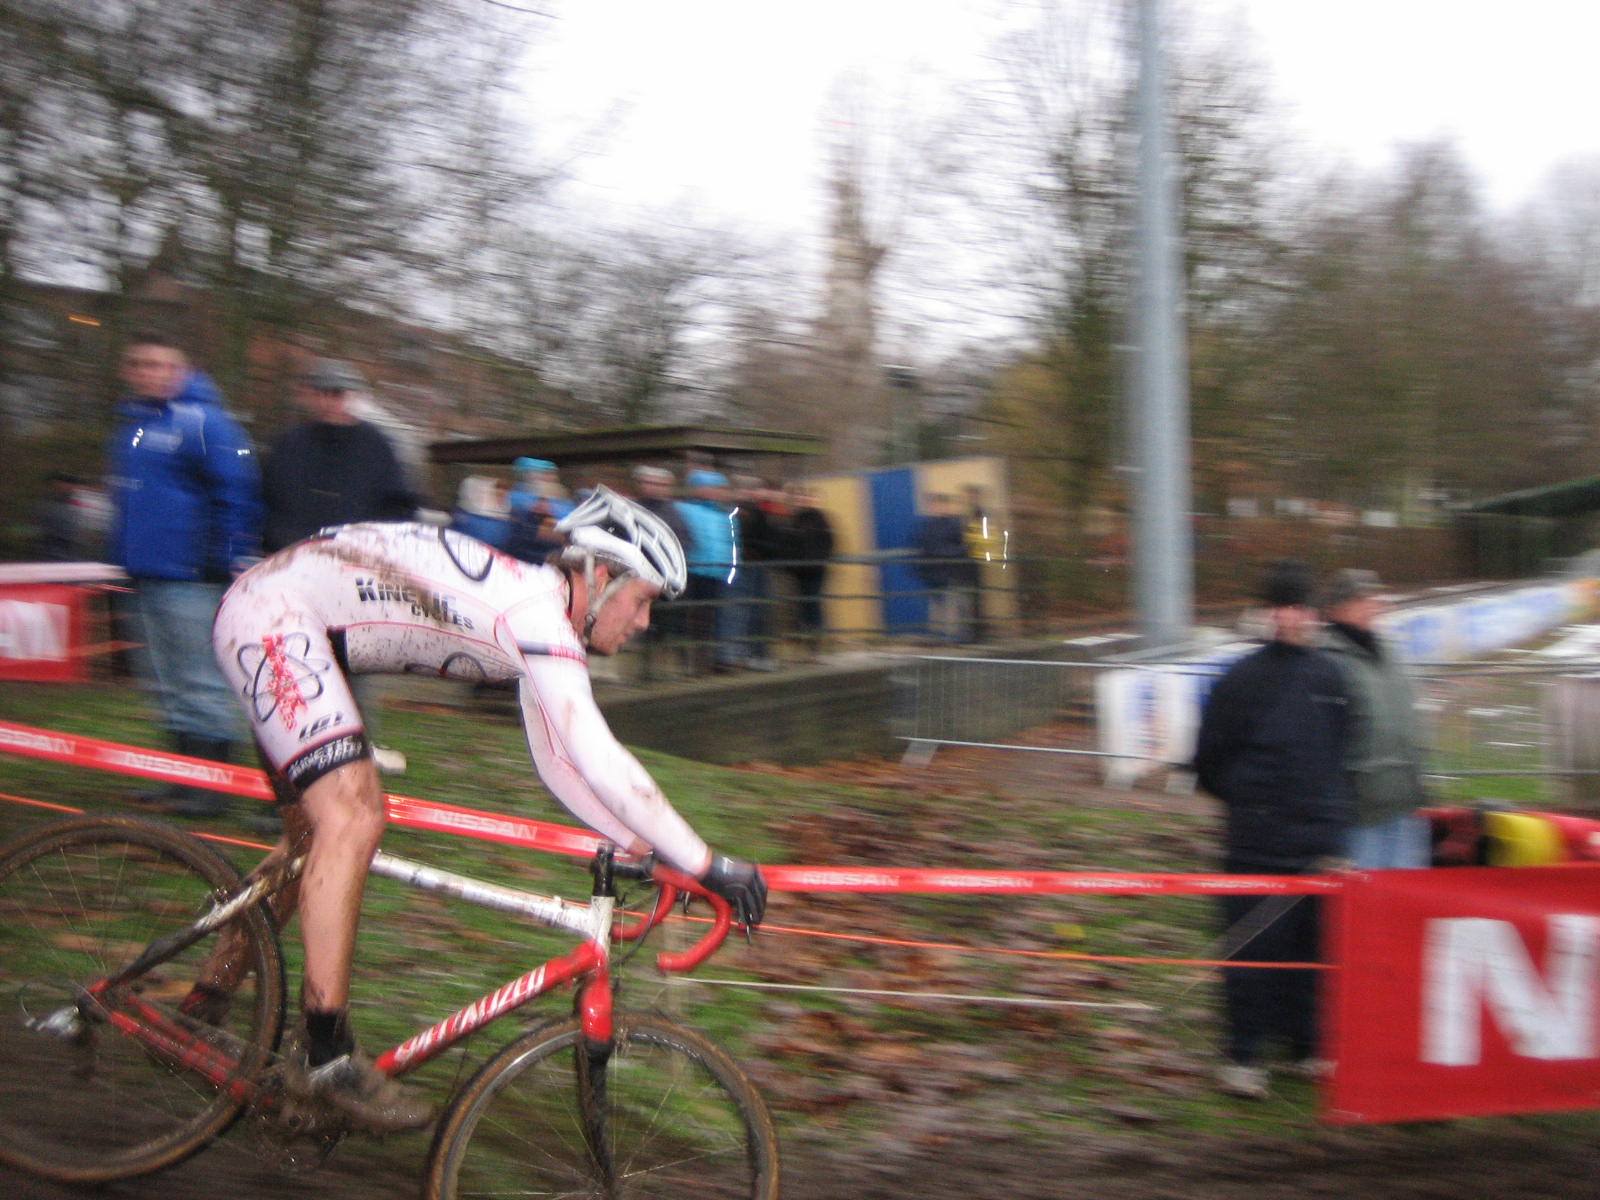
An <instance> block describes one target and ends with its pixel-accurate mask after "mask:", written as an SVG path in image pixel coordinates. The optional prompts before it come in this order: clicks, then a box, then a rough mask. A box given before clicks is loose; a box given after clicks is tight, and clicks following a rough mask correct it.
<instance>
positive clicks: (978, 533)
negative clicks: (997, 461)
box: [963, 484, 1006, 641]
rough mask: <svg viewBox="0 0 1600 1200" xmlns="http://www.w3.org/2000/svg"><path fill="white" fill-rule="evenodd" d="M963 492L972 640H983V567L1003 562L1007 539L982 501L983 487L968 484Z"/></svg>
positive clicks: (985, 622) (985, 623)
mask: <svg viewBox="0 0 1600 1200" xmlns="http://www.w3.org/2000/svg"><path fill="white" fill-rule="evenodd" d="M966 495H967V521H966V526H965V528H964V530H963V535H964V538H965V541H966V547H967V557H968V558H970V559H971V560H972V565H971V567H969V568H968V571H969V573H970V577H971V584H972V637H973V640H974V641H982V640H983V639H984V637H986V636H987V635H988V633H989V622H988V619H987V618H986V617H985V615H984V611H983V591H984V585H985V584H986V583H987V582H988V580H987V578H986V574H985V570H984V568H985V567H987V566H988V565H989V564H990V563H1004V562H1005V559H1006V541H1005V535H1004V534H1003V533H1002V532H1001V530H1000V528H999V526H998V524H997V523H996V522H995V520H994V519H993V517H992V516H991V515H990V513H989V509H988V506H987V505H985V504H984V502H983V489H982V488H981V487H979V486H978V485H977V484H970V485H968V487H967V489H966Z"/></svg>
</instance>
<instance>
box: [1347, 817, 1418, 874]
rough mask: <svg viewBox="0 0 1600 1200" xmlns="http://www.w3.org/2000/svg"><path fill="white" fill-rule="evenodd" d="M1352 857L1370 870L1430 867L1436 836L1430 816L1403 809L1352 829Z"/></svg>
mask: <svg viewBox="0 0 1600 1200" xmlns="http://www.w3.org/2000/svg"><path fill="white" fill-rule="evenodd" d="M1349 847H1350V849H1349V858H1350V861H1351V862H1352V863H1353V864H1354V865H1355V866H1357V867H1361V868H1363V869H1364V870H1368V871H1386V870H1389V869H1391V868H1395V867H1426V866H1429V865H1430V864H1431V863H1432V860H1433V837H1432V831H1431V829H1430V828H1429V825H1428V820H1427V818H1426V817H1421V816H1418V815H1417V814H1416V813H1402V814H1401V815H1400V816H1398V817H1391V818H1389V820H1387V821H1379V822H1377V823H1376V824H1374V825H1357V826H1356V827H1355V828H1354V829H1352V830H1351V831H1350V841H1349Z"/></svg>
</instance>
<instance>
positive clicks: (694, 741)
mask: <svg viewBox="0 0 1600 1200" xmlns="http://www.w3.org/2000/svg"><path fill="white" fill-rule="evenodd" d="M893 671H894V665H893V664H892V663H885V664H881V665H880V664H873V665H868V666H821V667H814V668H798V669H793V670H787V671H784V672H781V673H777V674H773V675H739V676H731V677H728V678H725V679H724V678H717V679H702V680H696V681H694V682H693V683H690V684H683V685H676V686H662V687H653V688H651V689H650V690H649V691H647V692H639V693H628V692H621V691H618V692H614V693H611V694H609V695H608V694H606V693H605V692H601V693H600V694H599V700H600V707H601V709H602V710H603V711H604V712H605V715H606V720H607V721H608V722H610V724H611V729H612V731H613V732H614V733H615V734H616V735H617V737H618V738H619V739H620V740H621V741H622V742H623V743H624V744H626V745H629V746H643V747H646V748H648V749H651V750H660V751H663V752H665V753H668V754H676V755H679V756H681V757H683V758H692V759H695V760H697V761H699V762H710V763H740V762H771V763H779V764H783V765H799V764H805V763H815V762H823V761H826V760H828V759H839V758H861V757H873V758H881V757H884V756H886V755H896V754H899V752H900V751H901V750H902V749H903V744H902V743H901V742H899V741H897V740H896V739H895V738H894V737H893V736H892V734H891V731H890V717H891V712H892V706H893V704H894V700H895V689H894V687H893V684H892V675H893Z"/></svg>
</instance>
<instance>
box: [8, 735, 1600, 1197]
mask: <svg viewBox="0 0 1600 1200" xmlns="http://www.w3.org/2000/svg"><path fill="white" fill-rule="evenodd" d="M896 770H897V768H895V767H893V766H891V765H883V766H878V767H866V768H864V767H862V766H861V765H859V764H857V765H852V766H849V767H843V768H841V769H840V770H839V771H838V772H837V774H838V775H840V776H846V777H849V776H859V777H860V781H861V782H865V783H883V782H888V783H889V784H890V785H891V786H892V785H894V784H895V782H896V781H895V780H894V779H893V778H892V777H893V775H894V773H895V771H896ZM939 772H940V778H941V781H942V782H941V787H942V788H945V789H948V788H951V787H954V788H957V789H959V788H961V787H963V786H969V787H970V788H971V789H972V794H973V795H974V796H975V797H979V798H980V799H981V800H983V801H984V802H992V801H993V797H994V796H995V795H996V794H997V793H998V794H1002V795H1022V794H1025V793H1027V792H1028V791H1029V790H1030V789H1032V790H1034V791H1036V792H1039V793H1045V794H1049V795H1050V796H1052V797H1054V798H1056V799H1060V798H1061V796H1062V794H1063V791H1064V788H1065V790H1067V791H1075V792H1077V793H1079V794H1078V795H1077V796H1076V799H1077V800H1078V801H1080V802H1083V803H1094V802H1095V801H1096V799H1097V796H1096V795H1095V785H1094V784H1093V783H1092V781H1091V777H1090V776H1088V775H1087V774H1083V775H1081V776H1077V777H1075V778H1064V776H1069V777H1070V776H1072V772H1064V771H1063V770H1062V769H1061V767H1060V765H1059V763H1057V762H1049V763H1043V762H1041V761H1040V759H1039V757H1038V756H1035V757H1034V758H1033V759H1032V760H1026V761H1024V762H1021V763H1018V762H1016V761H1015V756H1013V759H1012V760H1004V759H1000V758H996V757H993V756H992V755H991V754H990V752H985V751H965V752H941V757H940V761H939ZM963 780H965V781H966V782H965V783H963V782H962V781H963ZM1119 802H1120V803H1127V798H1126V797H1124V798H1121V800H1120V801H1119ZM1137 804H1138V805H1139V806H1141V807H1146V808H1157V809H1159V808H1160V807H1161V806H1163V805H1171V806H1172V807H1173V808H1174V809H1181V810H1183V811H1184V812H1185V813H1187V814H1188V815H1189V816H1191V817H1192V816H1194V815H1195V814H1196V812H1198V811H1200V810H1202V809H1203V808H1204V806H1205V804H1206V802H1205V801H1203V800H1198V799H1196V798H1195V797H1192V796H1171V797H1167V796H1164V795H1162V794H1160V793H1145V794H1142V795H1140V796H1139V797H1138V798H1137ZM848 824H849V823H848V821H844V822H841V823H840V826H839V828H840V829H841V830H847V829H848ZM830 836H841V837H842V836H843V834H841V833H837V832H835V833H834V834H830ZM829 848H830V849H839V850H841V851H843V850H845V849H848V848H847V847H842V846H840V847H829ZM994 849H996V850H997V851H1001V850H1003V849H1004V847H1003V846H999V845H997V846H995V847H994ZM848 857H850V855H848V854H846V858H848ZM912 860H913V859H912V858H908V859H906V860H904V861H912ZM1000 860H1001V859H998V858H997V861H1000ZM800 861H819V860H817V859H811V858H805V857H802V858H801V859H800ZM841 861H842V860H841ZM775 909H776V910H778V911H782V910H781V907H780V906H779V905H778V904H775ZM758 945H759V941H758ZM1040 1044H1041V1047H1042V1050H1041V1053H1043V1054H1046V1055H1047V1054H1048V1045H1047V1043H1044V1042H1041V1043H1040ZM768 1045H769V1049H770V1053H771V1054H772V1055H773V1056H775V1057H783V1058H785V1059H787V1060H788V1061H790V1062H791V1064H792V1063H793V1062H795V1061H801V1062H804V1056H805V1054H806V1053H807V1046H806V1044H805V1042H804V1039H803V1038H801V1037H800V1036H799V1035H798V1034H797V1035H795V1036H794V1037H792V1038H789V1039H787V1040H784V1039H779V1040H775V1041H769V1043H768ZM821 1049H822V1050H823V1051H824V1052H826V1051H827V1049H828V1047H827V1046H825V1045H824V1046H822V1047H821ZM908 1053H909V1052H908ZM850 1061H851V1060H850V1058H849V1057H848V1056H843V1055H826V1054H825V1053H824V1056H823V1057H821V1058H819V1059H818V1063H819V1066H818V1071H819V1073H823V1072H825V1073H826V1074H827V1075H828V1079H827V1082H826V1085H825V1087H826V1090H827V1091H828V1092H829V1093H830V1094H831V1095H835V1096H836V1095H839V1094H856V1095H858V1096H860V1097H864V1098H865V1099H863V1100H861V1101H860V1102H859V1103H857V1104H856V1105H855V1106H854V1107H853V1108H850V1109H848V1110H846V1111H847V1114H853V1115H846V1116H845V1117H844V1118H843V1122H844V1124H843V1126H841V1125H840V1120H841V1118H840V1117H839V1116H838V1113H837V1111H830V1114H829V1116H828V1117H827V1120H829V1121H832V1122H833V1123H834V1125H833V1130H832V1132H826V1131H825V1132H822V1133H819V1134H818V1135H817V1136H815V1137H807V1136H801V1137H798V1138H791V1139H789V1141H788V1143H787V1144H786V1146H785V1156H784V1169H785V1186H784V1195H785V1196H787V1197H792V1198H795V1200H969V1198H971V1197H1006V1198H1008V1200H1072V1198H1077V1197H1083V1198H1086V1200H1087V1198H1088V1197H1094V1198H1095V1200H1166V1198H1169V1197H1170V1198H1173V1200H1177V1198H1182V1200H1314V1198H1317V1197H1340V1198H1345V1197H1361V1198H1362V1200H1482V1198H1493V1200H1557V1198H1560V1200H1580V1198H1587V1197H1590V1196H1593V1195H1595V1194H1596V1192H1597V1190H1600V1137H1597V1136H1596V1135H1597V1134H1600V1120H1597V1119H1595V1118H1593V1117H1592V1116H1578V1117H1567V1118H1554V1117H1528V1118H1517V1119H1500V1120H1494V1121H1470V1122H1468V1121H1462V1122H1436V1123H1430V1124H1420V1125H1414V1126H1405V1127H1376V1128H1358V1129H1333V1128H1328V1127H1322V1126H1318V1125H1317V1124H1316V1123H1315V1122H1314V1120H1312V1119H1310V1118H1309V1117H1308V1116H1307V1112H1306V1110H1307V1108H1308V1105H1307V1104H1306V1103H1304V1102H1299V1103H1297V1105H1296V1107H1295V1110H1294V1111H1293V1112H1288V1111H1287V1109H1286V1110H1285V1120H1284V1121H1283V1122H1282V1123H1281V1125H1279V1126H1277V1127H1276V1128H1277V1129H1278V1130H1281V1132H1263V1131H1262V1125H1261V1123H1260V1122H1256V1123H1255V1124H1254V1126H1253V1127H1250V1128H1248V1129H1247V1128H1246V1127H1245V1125H1243V1124H1241V1125H1240V1127H1239V1131H1232V1130H1230V1122H1229V1116H1228V1110H1227V1109H1226V1108H1223V1109H1221V1110H1220V1113H1219V1119H1218V1121H1217V1122H1216V1124H1215V1126H1214V1129H1215V1130H1216V1132H1209V1133H1196V1132H1195V1131H1194V1130H1193V1129H1192V1128H1185V1129H1178V1128H1175V1127H1172V1126H1170V1125H1168V1124H1165V1123H1164V1122H1163V1121H1162V1120H1161V1119H1160V1117H1159V1115H1158V1114H1155V1115H1153V1110H1151V1109H1148V1108H1145V1107H1141V1106H1140V1105H1139V1104H1138V1103H1137V1102H1136V1101H1135V1102H1133V1103H1128V1104H1126V1105H1125V1106H1121V1099H1120V1096H1119V1095H1118V1093H1116V1092H1113V1093H1111V1097H1112V1098H1111V1099H1110V1100H1108V1101H1107V1105H1108V1108H1109V1109H1110V1110H1111V1111H1112V1113H1113V1117H1112V1119H1110V1120H1100V1121H1098V1122H1096V1123H1091V1124H1088V1125H1085V1124H1083V1123H1073V1124H1068V1123H1063V1124H1062V1125H1061V1132H1060V1135H1059V1136H1054V1135H1049V1134H1047V1135H1046V1136H1043V1137H1041V1136H1040V1134H1039V1132H1038V1130H1039V1123H1038V1122H1037V1121H1032V1122H1031V1124H1032V1126H1033V1131H1032V1132H1031V1133H1027V1134H1021V1135H1019V1134H1016V1133H1014V1132H1013V1131H1012V1129H1013V1124H1014V1123H1013V1121H1012V1120H1011V1115H1012V1114H1026V1115H1027V1116H1030V1117H1033V1116H1037V1114H1038V1113H1039V1112H1041V1111H1043V1112H1046V1113H1048V1112H1052V1111H1055V1110H1054V1109H1053V1108H1052V1107H1051V1106H1052V1105H1058V1104H1059V1103H1060V1101H1059V1097H1058V1096H1057V1095H1054V1094H1052V1093H1051V1092H1050V1089H1048V1088H1047V1087H1045V1086H1044V1085H1045V1084H1046V1083H1047V1082H1048V1080H1047V1079H1046V1078H1045V1075H1046V1074H1047V1073H1048V1071H1050V1070H1054V1069H1058V1066H1057V1065H1056V1064H1053V1063H1051V1062H1049V1061H1048V1060H1047V1059H1041V1060H1040V1062H1041V1066H1040V1069H1039V1070H1038V1071H1037V1072H1030V1071H1028V1070H1026V1069H1024V1070H1021V1071H1016V1070H1007V1071H993V1072H990V1073H989V1074H988V1075H987V1076H986V1075H985V1074H984V1072H982V1071H981V1070H979V1071H977V1072H976V1073H975V1074H974V1075H973V1078H975V1079H977V1080H978V1081H979V1082H978V1083H977V1084H975V1085H972V1086H964V1087H961V1088H932V1089H930V1088H926V1087H923V1086H920V1084H919V1080H918V1079H917V1077H916V1074H917V1073H916V1071H915V1070H914V1069H912V1068H904V1069H902V1070H901V1071H900V1074H901V1075H902V1076H904V1077H905V1078H904V1079H902V1081H901V1083H900V1084H899V1085H897V1086H894V1087H885V1086H884V1085H883V1080H884V1077H885V1069H886V1068H885V1067H884V1064H883V1063H881V1062H880V1063H877V1064H872V1065H871V1066H870V1067H869V1066H868V1064H865V1063H862V1064H861V1066H862V1078H861V1079H860V1080H858V1081H853V1080H851V1079H849V1078H847V1077H845V1076H848V1074H849V1072H850V1071H851V1069H852V1068H851V1067H850V1065H849V1064H850ZM750 1066H751V1069H752V1073H753V1074H755V1075H756V1076H757V1078H758V1079H762V1081H763V1082H764V1083H767V1084H768V1085H769V1087H770V1084H771V1079H770V1077H764V1076H767V1075H768V1072H766V1071H763V1069H762V1067H761V1064H759V1063H751V1064H750ZM1175 1077H1176V1078H1177V1079H1178V1080H1179V1081H1180V1084H1181V1086H1183V1087H1186V1088H1188V1089H1190V1090H1191V1092H1193V1091H1204V1090H1205V1089H1207V1088H1208V1087H1209V1084H1208V1082H1207V1081H1206V1079H1205V1076H1204V1074H1203V1070H1202V1069H1199V1068H1194V1067H1190V1068H1188V1069H1187V1075H1185V1072H1184V1071H1183V1070H1179V1071H1177V1072H1176V1076H1175ZM857 1085H859V1086H857ZM4 1103H5V1098H4V1097H0V1105H3V1104H4ZM1269 1103H1275V1102H1269ZM819 1111H821V1109H820V1108H819ZM857 1118H859V1119H860V1121H861V1122H862V1124H861V1126H860V1127H859V1128H855V1129H852V1128H849V1125H850V1123H851V1122H852V1121H854V1120H856V1119H857ZM786 1121H787V1123H788V1124H789V1125H790V1126H791V1127H793V1126H794V1125H795V1123H796V1122H800V1123H802V1124H803V1123H804V1121H805V1118H804V1116H803V1115H801V1116H796V1114H795V1112H794V1110H793V1108H792V1107H791V1108H790V1110H789V1111H788V1114H787V1116H786ZM819 1123H820V1122H819ZM1023 1123H1027V1122H1022V1121H1018V1122H1016V1123H1015V1124H1017V1125H1021V1124H1023ZM1046 1128H1047V1129H1048V1128H1049V1126H1048V1125H1047V1126H1046ZM426 1148H427V1139H426V1137H425V1136H418V1137H416V1138H414V1139H411V1140H408V1141H401V1140H398V1139H396V1140H391V1141H389V1142H387V1143H383V1144H377V1145H375V1144H373V1143H364V1142H361V1141H359V1140H352V1141H350V1142H348V1143H347V1144H346V1145H344V1146H343V1147H341V1148H340V1149H339V1151H338V1152H337V1153H336V1154H335V1156H334V1157H333V1158H332V1159H331V1160H330V1161H329V1162H328V1163H326V1164H324V1165H323V1166H322V1167H320V1168H319V1169H317V1170H316V1171H314V1172H310V1173H304V1174H288V1173H286V1172H285V1171H284V1170H283V1168H282V1166H281V1164H279V1163H277V1162H276V1161H273V1160H271V1159H268V1158H265V1157H263V1156H262V1155H261V1154H260V1153H259V1152H258V1151H256V1150H255V1149H254V1148H253V1146H252V1139H251V1137H250V1135H249V1133H248V1132H247V1131H245V1130H242V1129H241V1130H236V1131H235V1132H234V1133H232V1134H230V1135H229V1136H228V1137H227V1138H225V1139H224V1140H222V1141H221V1142H219V1143H218V1144H217V1145H215V1146H214V1147H212V1148H210V1149H208V1150H207V1151H206V1152H205V1153H203V1154H201V1155H200V1156H198V1157H197V1158H195V1159H193V1160H191V1161H190V1162H189V1163H186V1164H184V1165H182V1166H180V1167H178V1168H175V1169H173V1170H171V1171H168V1172H166V1173H164V1174H161V1175H159V1176H155V1177H152V1178H149V1179H145V1180H134V1181H128V1182H124V1183H119V1184H114V1185H109V1186H106V1187H102V1188H96V1189H73V1188H64V1187H59V1186H54V1185H49V1184H45V1183H42V1182H39V1181H37V1180H33V1179H30V1178H27V1177H24V1176H21V1175H18V1174H16V1173H15V1172H11V1171H9V1170H7V1169H6V1168H4V1167H0V1200H66V1198H81V1197H83V1196H85V1195H92V1196H95V1197H104V1198H105V1200H216V1198H217V1197H227V1198H229V1200H234V1198H238V1200H244V1198H261V1200H291V1198H293V1200H298V1198H301V1197H305V1198H307V1200H309V1198H311V1197H315V1198H316V1200H378V1198H380V1197H382V1198H390V1197H408V1196H414V1195H416V1193H417V1180H418V1177H419V1174H420V1167H421V1163H422V1159H423V1156H424V1154H425V1152H426Z"/></svg>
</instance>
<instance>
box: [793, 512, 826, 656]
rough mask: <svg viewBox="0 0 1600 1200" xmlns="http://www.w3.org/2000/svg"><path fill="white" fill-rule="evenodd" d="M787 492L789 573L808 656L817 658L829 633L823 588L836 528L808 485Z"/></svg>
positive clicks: (800, 629)
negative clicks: (823, 600) (818, 505)
mask: <svg viewBox="0 0 1600 1200" xmlns="http://www.w3.org/2000/svg"><path fill="white" fill-rule="evenodd" d="M786 490H787V492H788V497H789V519H788V526H787V530H786V533H785V542H786V544H785V545H784V548H783V550H782V554H783V557H784V558H786V559H788V560H790V564H791V565H790V567H789V574H790V575H791V576H792V577H793V579H794V590H795V596H796V598H797V600H798V617H799V622H798V624H799V632H800V638H801V640H802V642H803V643H804V644H805V647H806V653H807V655H808V657H811V658H815V657H816V656H817V654H818V653H819V652H820V651H821V649H822V639H823V637H824V636H825V634H826V632H827V623H826V620H825V617H824V614H823V610H822V589H823V587H824V586H826V584H827V578H828V560H829V559H830V558H832V557H833V526H832V525H830V524H829V523H828V517H827V514H826V513H824V512H823V511H822V510H821V509H820V508H818V507H817V498H816V496H815V494H813V493H812V491H811V490H810V489H809V488H808V487H807V486H806V485H805V484H803V483H799V482H791V483H790V484H789V486H788V488H787V489H786Z"/></svg>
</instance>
